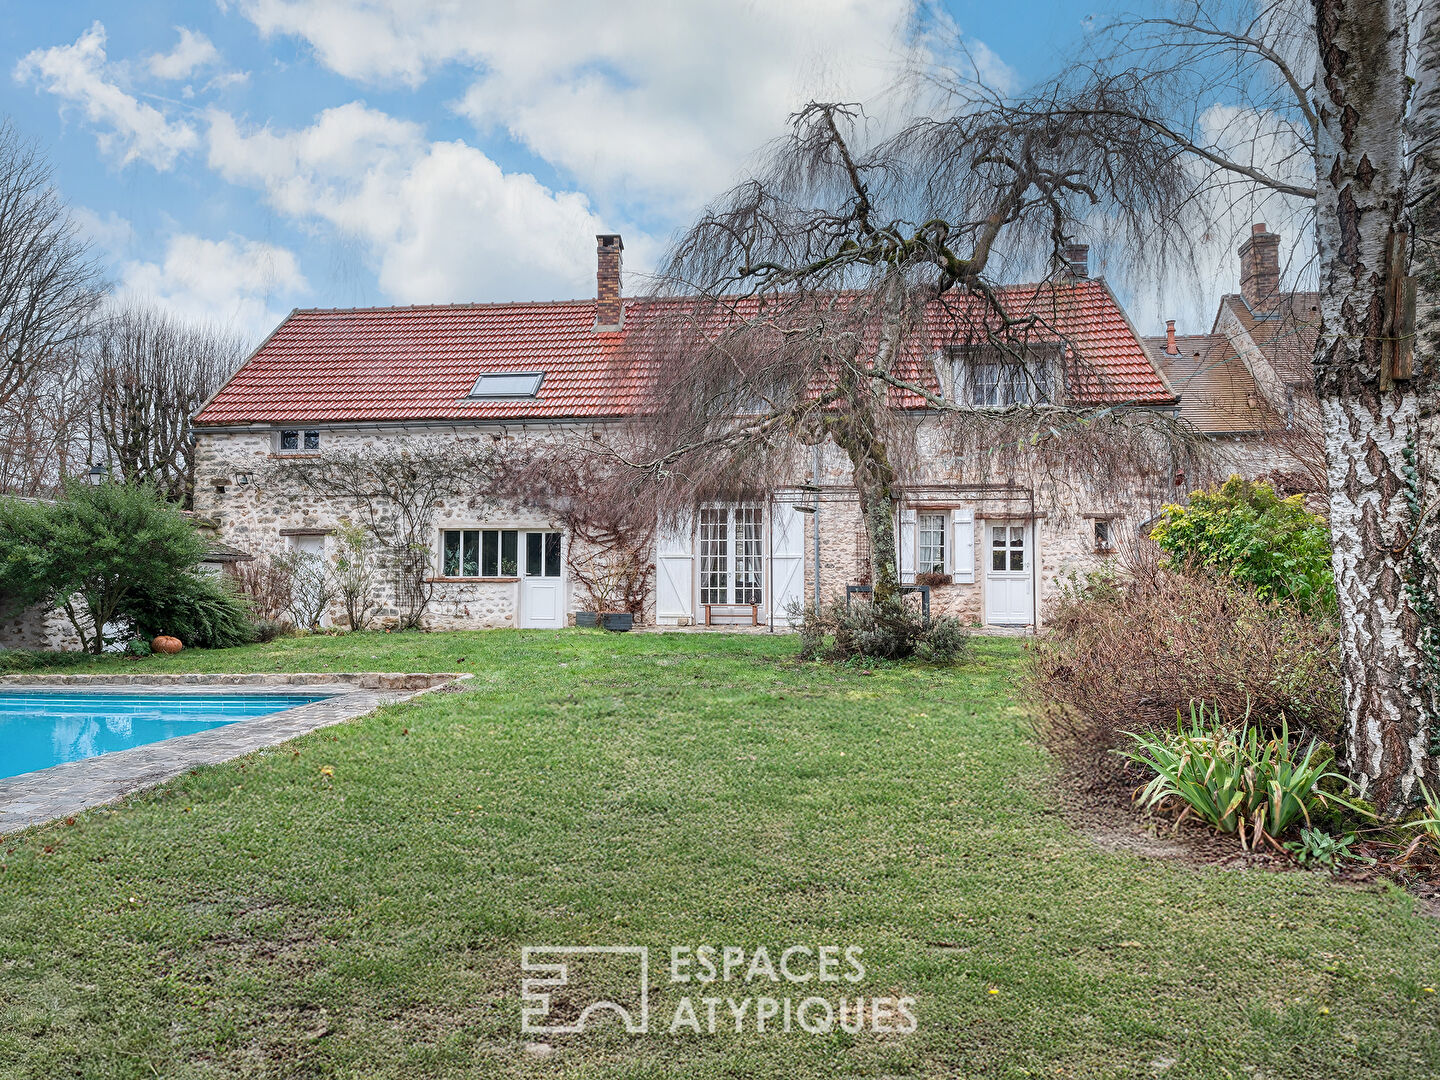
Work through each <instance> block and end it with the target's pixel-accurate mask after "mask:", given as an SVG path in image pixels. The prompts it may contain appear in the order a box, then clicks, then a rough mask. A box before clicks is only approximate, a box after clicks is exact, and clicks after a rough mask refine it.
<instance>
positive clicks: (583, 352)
mask: <svg viewBox="0 0 1440 1080" xmlns="http://www.w3.org/2000/svg"><path fill="white" fill-rule="evenodd" d="M999 292H1000V295H1001V298H1002V303H1003V304H1004V306H1005V310H1006V312H1007V315H1009V316H1010V317H1011V318H1015V317H1018V316H1021V315H1027V314H1033V315H1035V316H1036V317H1037V320H1038V322H1037V329H1036V330H1035V331H1033V332H1032V335H1031V339H1032V340H1036V341H1039V340H1048V341H1052V342H1053V341H1058V340H1060V339H1061V338H1063V339H1064V340H1065V341H1066V342H1067V343H1069V344H1070V345H1072V346H1073V347H1074V349H1075V351H1076V352H1078V353H1079V354H1080V357H1081V361H1082V362H1080V363H1075V364H1072V365H1071V370H1070V373H1069V375H1070V390H1071V394H1072V396H1073V397H1074V398H1075V400H1076V401H1078V402H1079V403H1082V404H1103V403H1108V402H1115V403H1137V404H1147V405H1168V404H1173V403H1174V401H1175V396H1174V395H1173V394H1172V393H1171V392H1170V391H1169V389H1167V387H1166V386H1165V384H1164V382H1163V381H1162V380H1161V379H1160V377H1159V376H1158V375H1157V374H1156V371H1155V368H1154V366H1153V364H1152V363H1151V361H1150V359H1149V356H1148V355H1147V353H1146V350H1145V348H1144V347H1143V346H1142V345H1141V343H1140V341H1139V339H1138V337H1137V336H1136V334H1135V333H1134V331H1133V330H1132V329H1131V327H1130V323H1129V320H1128V319H1127V318H1126V317H1125V313H1124V312H1123V311H1122V310H1121V309H1120V306H1119V304H1118V303H1117V302H1116V301H1115V298H1114V297H1113V296H1112V295H1111V293H1110V290H1109V289H1108V287H1106V285H1105V284H1104V282H1103V281H1100V280H1098V279H1079V280H1069V279H1067V280H1061V281H1056V282H1046V283H1042V284H1040V285H1024V286H1012V287H1008V288H1005V289H1001V290H999ZM666 302H667V301H653V300H629V301H626V305H625V318H626V322H627V324H628V329H622V330H621V331H618V332H596V331H595V329H594V327H595V301H593V300H571V301H555V302H548V303H507V304H450V305H437V306H433V307H404V308H356V309H335V310H297V311H293V312H291V313H290V315H289V316H287V317H286V319H285V320H284V321H283V322H282V323H281V324H280V325H279V326H278V327H277V328H276V329H275V331H274V332H273V333H272V334H271V335H270V337H269V338H268V339H267V340H266V341H265V342H264V344H262V345H261V346H260V348H259V349H257V350H256V352H255V353H254V355H253V356H251V358H250V359H249V361H248V362H247V363H246V364H245V365H244V366H243V367H242V368H241V369H240V370H239V371H238V372H237V373H236V374H235V375H234V377H233V378H231V379H230V381H229V382H228V383H226V384H225V386H224V387H222V388H221V390H220V391H219V393H217V394H216V395H215V396H214V397H213V398H212V399H211V400H210V401H209V403H207V404H206V405H205V407H204V408H203V409H201V410H200V412H199V414H198V415H197V417H196V421H195V422H196V424H197V425H198V426H202V427H203V426H206V425H212V426H225V425H232V424H284V423H295V424H302V423H347V422H360V423H363V422H378V421H405V420H431V421H436V420H439V421H446V420H450V421H465V420H515V421H524V420H537V421H540V420H567V419H604V418H609V417H616V416H624V415H627V414H630V413H633V412H634V411H636V410H637V409H638V408H640V407H641V406H642V404H643V401H644V397H645V392H646V386H647V381H648V374H649V364H648V363H647V361H646V360H645V359H644V358H643V357H637V356H636V355H635V354H634V353H635V351H634V350H625V349H623V348H622V345H623V344H624V341H625V338H626V335H627V333H630V332H633V328H634V327H635V326H636V325H639V324H640V322H641V321H642V320H643V317H644V312H645V310H647V308H648V309H651V310H654V309H655V308H654V305H657V304H660V303H666ZM668 302H670V303H674V302H680V303H687V302H688V301H668ZM937 318H938V316H937ZM937 338H938V335H936V334H934V333H932V340H935V339H937ZM939 343H942V342H940V341H938V340H937V344H939ZM931 367H932V365H929V364H918V363H917V364H916V370H918V371H920V372H924V373H925V374H924V375H923V377H924V378H925V379H926V380H927V381H928V382H929V383H930V384H931V385H932V388H936V389H938V387H935V386H934V382H935V377H934V373H933V371H930V370H929V369H930V368H931ZM517 372H544V379H543V380H542V382H541V384H540V387H539V390H538V392H537V394H536V396H535V397H534V398H498V397H497V398H489V399H484V400H477V399H470V398H468V397H467V395H469V393H470V391H471V389H472V387H474V385H475V381H476V379H477V378H478V377H479V376H481V375H483V374H486V373H491V374H498V373H517Z"/></svg>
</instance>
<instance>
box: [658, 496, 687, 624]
mask: <svg viewBox="0 0 1440 1080" xmlns="http://www.w3.org/2000/svg"><path fill="white" fill-rule="evenodd" d="M692 525H693V523H692V522H691V521H690V519H689V518H686V519H684V520H683V521H679V522H670V523H667V522H666V521H665V520H664V519H661V521H660V523H659V528H658V530H657V532H656V537H655V618H656V619H657V620H658V621H659V622H662V623H680V622H689V621H690V620H691V619H692V618H694V615H695V606H694V603H695V598H694V594H695V552H694V550H693V549H692V547H691V542H692V541H691V533H692Z"/></svg>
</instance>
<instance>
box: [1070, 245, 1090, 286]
mask: <svg viewBox="0 0 1440 1080" xmlns="http://www.w3.org/2000/svg"><path fill="white" fill-rule="evenodd" d="M1065 269H1066V270H1068V271H1069V272H1070V274H1071V276H1073V277H1077V278H1084V277H1089V276H1090V245H1089V244H1066V245H1065Z"/></svg>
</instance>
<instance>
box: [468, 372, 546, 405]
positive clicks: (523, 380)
mask: <svg viewBox="0 0 1440 1080" xmlns="http://www.w3.org/2000/svg"><path fill="white" fill-rule="evenodd" d="M544 381H545V373H544V372H543V371H499V372H495V373H493V374H485V375H481V376H480V377H479V378H478V379H476V380H475V385H474V387H472V388H471V390H470V396H471V397H472V398H483V399H489V398H533V397H534V396H535V395H536V394H538V393H539V392H540V384H541V383H542V382H544Z"/></svg>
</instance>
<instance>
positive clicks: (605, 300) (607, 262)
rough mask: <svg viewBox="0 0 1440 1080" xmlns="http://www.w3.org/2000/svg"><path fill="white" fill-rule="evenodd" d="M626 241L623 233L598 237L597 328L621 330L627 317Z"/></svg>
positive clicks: (596, 263) (596, 269)
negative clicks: (624, 293)
mask: <svg viewBox="0 0 1440 1080" xmlns="http://www.w3.org/2000/svg"><path fill="white" fill-rule="evenodd" d="M624 250H625V244H624V242H623V241H622V240H621V239H620V234H619V233H600V234H599V235H598V236H596V237H595V329H596V330H619V329H620V326H621V324H622V323H623V322H624V321H625V305H624V304H623V303H622V302H621V300H620V253H621V252H622V251H624Z"/></svg>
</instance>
